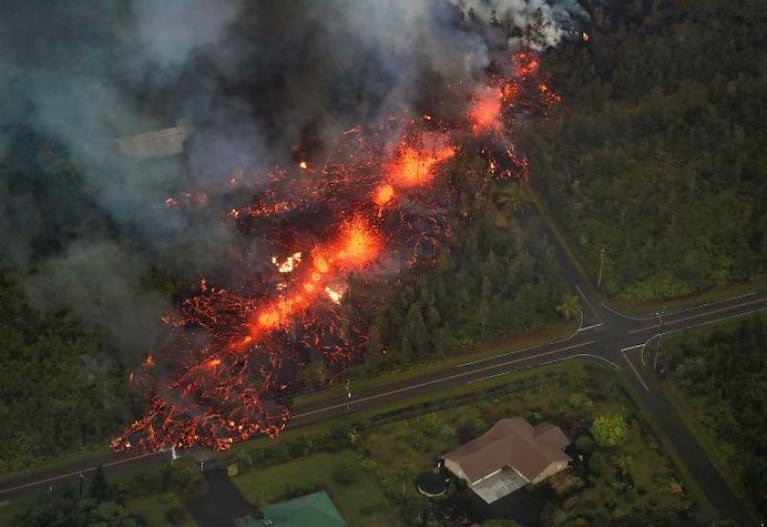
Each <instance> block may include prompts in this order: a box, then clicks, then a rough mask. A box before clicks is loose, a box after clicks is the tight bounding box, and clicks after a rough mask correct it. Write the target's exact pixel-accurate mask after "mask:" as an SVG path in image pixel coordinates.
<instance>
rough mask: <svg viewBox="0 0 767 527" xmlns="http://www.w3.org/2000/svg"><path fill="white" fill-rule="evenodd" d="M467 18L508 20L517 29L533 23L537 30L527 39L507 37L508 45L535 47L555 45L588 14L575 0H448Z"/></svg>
mask: <svg viewBox="0 0 767 527" xmlns="http://www.w3.org/2000/svg"><path fill="white" fill-rule="evenodd" d="M448 1H449V2H450V3H451V4H453V5H454V6H456V7H457V8H459V9H460V10H461V12H462V13H463V15H464V16H465V17H466V18H473V17H476V18H478V19H479V20H481V21H482V22H484V23H486V24H502V23H504V22H507V23H511V24H512V25H514V26H515V27H517V28H519V29H526V28H528V27H531V26H533V27H534V28H535V31H536V32H537V34H535V35H533V36H532V38H530V39H529V40H525V39H524V38H523V37H521V36H513V37H511V38H509V39H508V44H509V47H510V48H511V49H518V48H519V47H520V46H521V45H522V44H523V43H526V44H527V45H529V47H530V48H531V49H533V50H536V51H541V50H543V49H546V48H551V47H555V46H557V45H558V44H559V43H560V42H561V41H562V39H563V38H564V37H565V36H566V35H567V34H568V33H571V32H572V30H573V24H574V23H575V22H577V21H586V20H588V19H589V15H588V13H587V12H586V10H585V9H584V8H583V7H582V6H581V5H580V4H579V3H578V2H577V0H559V1H546V0H448Z"/></svg>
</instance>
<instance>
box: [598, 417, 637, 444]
mask: <svg viewBox="0 0 767 527" xmlns="http://www.w3.org/2000/svg"><path fill="white" fill-rule="evenodd" d="M627 432H628V426H627V425H626V421H625V420H624V419H623V416H621V415H619V414H612V415H600V416H598V417H597V418H596V419H594V423H593V424H592V425H591V435H592V437H594V441H596V443H597V444H598V445H599V446H603V447H613V446H618V445H619V444H620V443H621V442H622V441H623V438H624V437H626V433H627Z"/></svg>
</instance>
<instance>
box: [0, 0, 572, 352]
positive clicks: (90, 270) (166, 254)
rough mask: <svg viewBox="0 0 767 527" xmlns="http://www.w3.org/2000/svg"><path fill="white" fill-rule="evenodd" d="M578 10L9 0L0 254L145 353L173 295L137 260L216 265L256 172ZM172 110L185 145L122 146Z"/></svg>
mask: <svg viewBox="0 0 767 527" xmlns="http://www.w3.org/2000/svg"><path fill="white" fill-rule="evenodd" d="M585 16H586V14H585V12H584V10H583V9H582V8H581V7H580V5H579V4H578V3H577V2H575V1H572V0H569V1H557V2H547V1H544V0H529V1H526V0H494V1H491V0H423V1H412V0H392V1H386V2H384V1H379V0H356V1H353V2H349V1H347V0H326V1H323V2H315V1H311V0H287V1H277V0H274V1H270V0H262V1H258V2H244V1H240V0H163V1H153V0H136V1H132V2H129V1H116V2H106V3H94V2H91V1H87V0H72V1H67V2H49V1H44V0H11V1H9V2H6V3H5V7H4V9H3V16H2V18H0V91H2V93H3V94H4V97H2V98H1V99H0V171H2V174H3V180H2V185H0V197H2V201H1V202H0V242H2V244H3V247H5V248H6V254H5V259H4V261H3V264H4V265H13V266H15V267H17V268H18V269H22V270H23V272H24V273H26V274H27V275H28V276H29V280H28V287H27V289H28V291H29V295H30V298H31V299H32V300H33V301H34V303H35V304H39V305H47V306H49V307H54V308H64V309H68V310H70V311H73V312H75V313H77V314H78V315H79V316H81V317H82V318H84V319H87V320H89V321H91V322H92V323H94V324H96V325H97V326H98V327H100V328H102V329H103V330H104V332H105V334H107V335H108V336H109V337H110V338H111V339H112V340H113V342H114V343H115V345H116V346H119V347H120V348H121V349H124V350H127V351H129V352H136V351H141V350H143V349H144V348H145V347H146V346H147V345H149V344H151V340H152V339H151V336H152V334H151V332H150V333H149V334H148V338H142V339H131V338H129V336H130V335H136V334H141V333H142V332H141V331H140V328H147V327H152V326H153V325H156V324H157V317H158V313H160V312H161V311H162V310H163V309H167V308H168V307H169V306H170V299H169V298H167V296H166V297H164V298H163V297H161V296H159V295H157V294H154V295H153V294H147V291H146V290H145V286H144V285H142V284H143V283H144V278H145V276H146V274H147V273H148V272H149V270H151V269H152V268H156V267H157V266H158V265H162V264H163V262H168V261H172V262H174V264H175V266H176V268H177V269H178V270H179V271H178V272H179V273H181V274H183V275H184V278H185V279H187V280H194V279H195V278H196V277H199V276H202V275H206V274H210V273H212V274H214V275H215V274H216V273H219V274H220V273H223V272H224V270H225V269H226V267H227V264H229V263H231V262H232V261H233V256H232V253H233V246H237V247H241V248H242V247H249V246H248V244H247V242H245V241H242V240H239V241H238V237H239V236H240V235H238V234H237V233H236V232H235V230H234V228H233V226H232V225H231V224H230V223H229V222H227V221H226V218H225V217H222V214H221V213H220V211H222V210H226V207H227V206H231V203H232V201H233V200H234V201H237V200H239V201H240V202H242V201H243V200H247V199H249V198H250V197H251V196H252V195H253V194H254V193H256V192H257V191H258V189H259V188H260V186H261V185H262V184H263V181H262V180H261V177H262V176H260V174H263V172H264V171H265V169H267V168H269V167H274V166H275V165H279V164H283V165H284V164H289V163H294V162H295V155H296V149H297V148H299V149H303V150H304V151H306V155H309V156H310V155H312V152H313V151H315V150H316V151H321V150H323V149H326V148H329V147H328V144H329V143H330V142H331V141H332V138H333V137H334V136H335V135H336V134H338V133H339V131H341V130H343V129H344V128H345V127H348V126H349V125H351V124H353V123H355V122H359V121H365V122H375V121H376V120H383V119H385V118H386V117H387V116H389V115H391V114H392V113H395V112H397V113H399V112H403V111H404V112H408V111H418V110H420V108H419V106H420V105H422V104H423V100H424V93H425V92H427V91H428V89H429V85H430V83H432V82H433V81H434V79H439V80H440V81H441V82H444V83H449V84H451V85H463V84H465V85H467V86H470V85H471V84H472V83H473V82H475V81H476V80H477V79H478V78H479V77H481V75H482V73H483V70H484V69H485V68H486V67H487V66H488V65H489V64H490V62H491V61H492V60H493V54H494V53H499V52H504V51H508V49H507V48H508V46H518V45H520V43H521V42H522V40H523V37H524V34H525V29H526V28H527V27H529V26H530V25H531V24H534V23H536V24H538V26H539V28H540V31H539V33H540V35H541V38H540V39H539V40H536V41H535V42H533V43H531V45H532V46H533V47H536V48H540V49H542V48H544V47H547V46H554V45H556V44H557V43H559V41H560V40H561V39H562V38H563V36H564V35H566V34H567V32H568V31H569V30H570V28H571V26H572V24H574V23H575V22H577V20H578V19H583V18H584V17H585ZM503 28H514V31H512V32H511V33H513V34H511V33H509V32H508V31H506V30H505V29H503ZM504 48H506V49H504ZM179 122H181V123H182V124H183V126H184V128H185V129H186V130H189V131H190V137H189V139H188V140H187V141H186V145H185V156H184V157H183V158H182V159H181V160H179V158H173V159H161V160H152V161H137V160H135V159H131V158H130V157H129V156H126V155H125V154H124V153H123V152H121V151H120V149H119V148H118V143H117V140H118V139H119V138H121V137H125V136H130V135H133V134H138V133H145V132H149V131H153V130H159V129H163V128H168V127H173V126H176V125H177V124H178V123H179ZM51 152H54V154H51ZM51 159H52V161H51ZM169 200H170V201H169ZM168 203H171V204H176V206H168ZM238 243H239V245H237V244H238ZM236 258H237V259H238V261H240V262H241V261H242V260H243V259H244V260H249V259H264V260H265V255H259V254H248V253H246V254H237V255H236ZM110 306H111V307H110ZM145 333H146V332H145Z"/></svg>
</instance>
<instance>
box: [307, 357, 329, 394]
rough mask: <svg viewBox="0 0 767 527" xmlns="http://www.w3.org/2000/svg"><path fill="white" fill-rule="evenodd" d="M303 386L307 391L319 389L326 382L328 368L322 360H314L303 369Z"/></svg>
mask: <svg viewBox="0 0 767 527" xmlns="http://www.w3.org/2000/svg"><path fill="white" fill-rule="evenodd" d="M303 376H304V385H305V386H306V388H307V389H310V390H312V389H315V388H320V387H322V386H324V385H325V384H327V382H328V367H327V365H326V364H325V361H324V360H323V359H322V358H316V359H314V360H312V361H311V362H309V364H307V365H306V366H305V367H304V371H303Z"/></svg>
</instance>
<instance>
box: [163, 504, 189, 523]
mask: <svg viewBox="0 0 767 527" xmlns="http://www.w3.org/2000/svg"><path fill="white" fill-rule="evenodd" d="M188 516H189V515H188V514H187V512H186V510H185V509H182V508H181V507H173V508H171V509H168V512H166V513H165V519H166V520H168V523H170V524H171V525H181V524H183V523H184V522H185V521H186V520H187V518H188Z"/></svg>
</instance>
